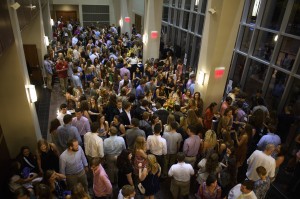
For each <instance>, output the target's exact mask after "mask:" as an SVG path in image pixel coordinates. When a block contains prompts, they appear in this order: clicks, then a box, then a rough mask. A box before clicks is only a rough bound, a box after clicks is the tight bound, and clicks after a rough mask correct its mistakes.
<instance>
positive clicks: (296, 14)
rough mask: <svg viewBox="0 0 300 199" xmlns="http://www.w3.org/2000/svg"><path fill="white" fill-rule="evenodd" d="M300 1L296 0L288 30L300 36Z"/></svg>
mask: <svg viewBox="0 0 300 199" xmlns="http://www.w3.org/2000/svg"><path fill="white" fill-rule="evenodd" d="M299 24H300V1H295V3H294V5H293V9H292V12H291V15H290V19H289V22H288V25H287V28H286V32H287V33H290V34H293V35H298V36H300V25H299Z"/></svg>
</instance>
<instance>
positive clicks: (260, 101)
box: [256, 97, 265, 105]
mask: <svg viewBox="0 0 300 199" xmlns="http://www.w3.org/2000/svg"><path fill="white" fill-rule="evenodd" d="M256 101H257V104H258V105H265V102H264V99H263V98H262V97H259V98H257V100H256Z"/></svg>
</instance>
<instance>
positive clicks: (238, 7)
mask: <svg viewBox="0 0 300 199" xmlns="http://www.w3.org/2000/svg"><path fill="white" fill-rule="evenodd" d="M243 6H244V0H232V1H231V2H230V3H228V2H225V1H219V0H209V1H208V3H207V9H206V10H207V11H206V16H205V23H204V29H203V34H202V35H203V36H202V42H201V50H200V55H199V62H198V69H197V76H196V86H195V90H196V91H199V92H200V93H201V96H202V98H203V100H204V107H207V106H208V105H209V104H210V103H211V102H216V103H218V104H220V101H221V99H222V97H223V92H224V89H225V87H226V80H227V76H228V72H229V68H230V64H231V58H232V53H233V49H234V45H235V41H236V38H237V33H238V29H239V23H240V20H241V16H242V11H243ZM209 9H214V10H215V11H216V12H215V13H213V12H209ZM217 67H224V68H225V70H224V74H223V75H222V77H216V76H215V69H216V68H217ZM200 71H201V72H203V73H205V78H204V85H202V84H201V82H199V80H200Z"/></svg>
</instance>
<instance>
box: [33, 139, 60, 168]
mask: <svg viewBox="0 0 300 199" xmlns="http://www.w3.org/2000/svg"><path fill="white" fill-rule="evenodd" d="M37 163H38V166H39V170H40V173H45V172H46V171H47V170H50V169H51V170H55V171H56V172H58V171H59V152H58V150H57V149H56V146H55V144H53V143H48V142H47V141H46V140H44V139H41V140H39V141H38V143H37Z"/></svg>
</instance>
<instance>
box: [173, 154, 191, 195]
mask: <svg viewBox="0 0 300 199" xmlns="http://www.w3.org/2000/svg"><path fill="white" fill-rule="evenodd" d="M184 158H185V155H184V153H182V152H179V153H178V154H177V160H178V163H177V164H174V165H172V167H171V168H170V170H169V173H168V174H169V176H170V177H172V180H171V186H170V191H171V193H172V196H173V198H175V199H177V198H179V197H180V196H183V197H184V198H188V195H189V193H190V180H191V176H192V175H194V169H193V167H192V166H191V165H190V164H186V163H185V162H184Z"/></svg>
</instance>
